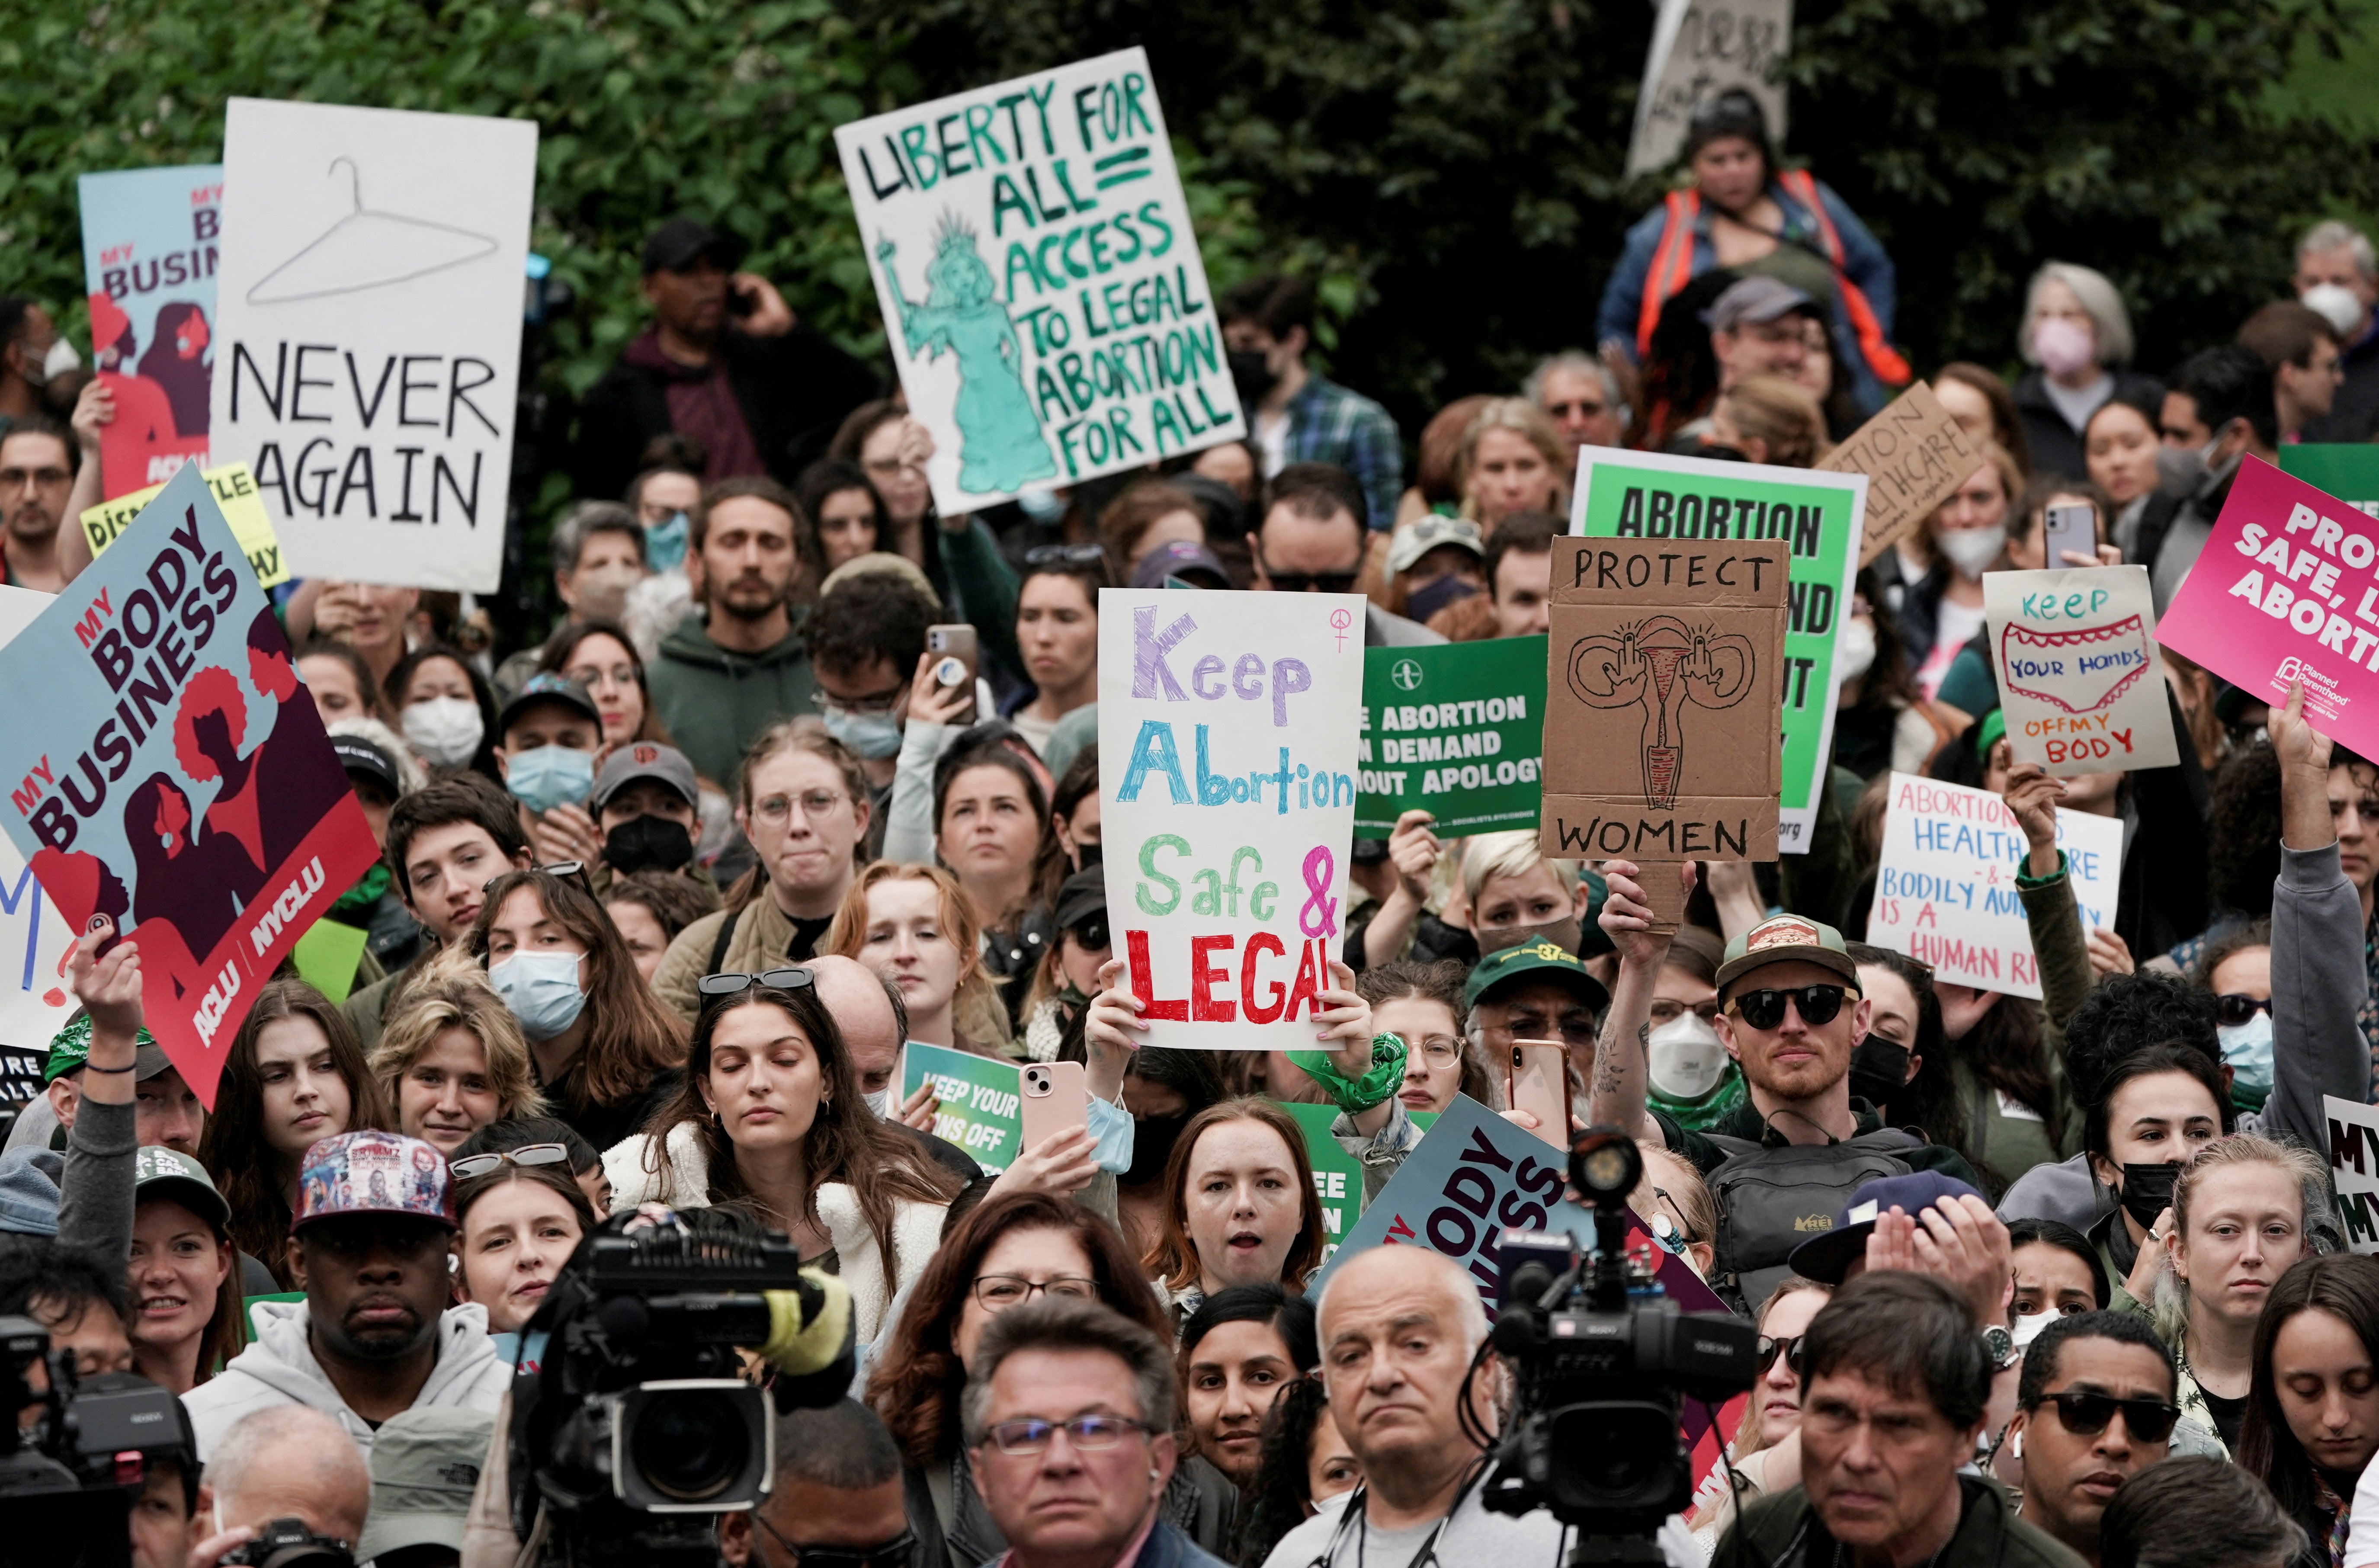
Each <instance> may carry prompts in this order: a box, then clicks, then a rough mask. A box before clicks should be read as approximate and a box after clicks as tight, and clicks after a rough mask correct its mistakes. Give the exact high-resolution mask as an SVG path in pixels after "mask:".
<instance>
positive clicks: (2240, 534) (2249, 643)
mask: <svg viewBox="0 0 2379 1568" xmlns="http://www.w3.org/2000/svg"><path fill="white" fill-rule="evenodd" d="M2374 563H2379V522H2374V521H2373V519H2372V518H2371V517H2370V516H2369V515H2368V514H2366V513H2363V512H2361V511H2360V510H2359V509H2357V508H2355V507H2352V506H2349V505H2347V504H2346V503H2345V502H2343V501H2339V500H2338V499H2337V497H2335V496H2332V495H2329V494H2327V493H2325V492H2324V491H2321V490H2317V489H2315V488H2313V487H2312V486H2311V485H2308V484H2306V483H2305V482H2304V481H2303V480H2301V479H2293V478H2290V477H2289V476H2288V475H2286V474H2283V473H2281V472H2280V471H2279V470H2278V469H2276V468H2275V467H2273V466H2272V465H2271V464H2268V463H2265V462H2264V461H2263V460H2262V459H2260V458H2255V457H2247V458H2242V459H2240V464H2239V473H2238V476H2237V477H2236V478H2234V479H2233V480H2232V481H2231V483H2230V499H2229V500H2228V501H2225V502H2224V503H2223V506H2222V515H2221V516H2219V517H2217V518H2216V519H2215V520H2214V532H2213V535H2212V536H2211V537H2208V538H2207V539H2206V541H2205V548H2204V549H2203V550H2202V551H2200V552H2199V554H2198V557H2197V564H2196V565H2195V566H2194V567H2192V569H2191V571H2190V573H2189V576H2188V577H2187V578H2186V579H2185V580H2183V582H2182V583H2181V585H2180V590H2179V591H2178V592H2176V593H2175V594H2174V595H2173V596H2172V602H2171V603H2169V604H2168V605H2167V606H2166V607H2165V612H2164V623H2163V631H2162V636H2163V639H2164V645H2165V646H2167V647H2168V648H2170V649H2172V650H2173V651H2174V652H2175V653H2178V654H2180V655H2181V656H2183V657H2187V658H2191V659H2193V660H2195V661H2196V662H2197V663H2199V664H2201V665H2204V667H2205V668H2206V669H2210V670H2212V671H2213V672H2214V673H2215V674H2216V675H2219V676H2221V677H2222V678H2223V679H2224V680H2226V681H2229V682H2230V683H2231V684H2232V685H2234V686H2236V687H2238V688H2239V689H2240V691H2242V692H2244V693H2245V694H2247V695H2248V697H2249V698H2250V699H2252V700H2253V701H2256V702H2263V703H2268V704H2270V705H2271V706H2274V707H2278V706H2281V705H2282V704H2284V703H2286V702H2287V701H2288V683H2289V682H2290V681H2297V680H2301V681H2303V682H2304V715H2305V718H2306V719H2307V720H2309V721H2310V722H2311V723H2312V724H2313V728H2314V729H2316V730H2320V731H2321V732H2322V733H2323V734H2325V735H2326V736H2328V737H2329V738H2330V739H2332V740H2334V741H2337V742H2340V743H2342V744H2344V745H2345V746H2347V747H2348V748H2349V749H2350V750H2352V751H2353V752H2354V753H2355V754H2357V755H2359V756H2379V678H2374V676H2379V565H2374Z"/></svg>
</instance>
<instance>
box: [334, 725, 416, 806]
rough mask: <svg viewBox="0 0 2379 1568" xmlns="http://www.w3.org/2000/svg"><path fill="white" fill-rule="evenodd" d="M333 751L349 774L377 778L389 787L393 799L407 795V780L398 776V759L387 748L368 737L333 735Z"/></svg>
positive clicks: (340, 764)
mask: <svg viewBox="0 0 2379 1568" xmlns="http://www.w3.org/2000/svg"><path fill="white" fill-rule="evenodd" d="M331 750H332V752H333V753H335V754H337V756H338V759H339V766H341V767H344V768H345V769H346V770H347V771H348V772H349V773H360V774H364V775H366V776H367V777H368V778H376V779H378V780H380V783H382V784H384V785H386V786H387V787H388V792H389V794H390V795H391V797H394V796H397V795H402V794H403V793H405V780H404V778H402V777H401V776H400V775H399V774H398V772H397V767H396V759H395V758H394V757H392V756H391V755H389V754H388V750H387V748H386V747H384V746H382V745H381V744H380V742H377V741H375V740H373V739H372V738H371V737H370V736H368V735H333V736H332V737H331Z"/></svg>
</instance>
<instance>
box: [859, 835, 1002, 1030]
mask: <svg viewBox="0 0 2379 1568" xmlns="http://www.w3.org/2000/svg"><path fill="white" fill-rule="evenodd" d="M982 937H983V928H982V927H981V926H980V925H979V924H978V923H976V921H975V916H974V906H973V904H972V902H971V901H970V900H969V899H968V898H967V896H966V892H965V889H963V888H961V887H960V886H959V881H958V878H957V877H955V876H952V875H951V874H949V873H948V872H947V871H944V870H943V869H942V868H941V867H939V866H936V865H917V864H913V863H912V864H908V865H901V864H898V863H896V862H891V861H877V862H876V863H875V864H874V865H871V866H869V867H868V868H867V869H866V870H865V871H863V872H862V873H860V874H859V878H858V880H857V881H855V882H853V883H852V884H851V891H850V892H849V893H847V894H845V895H844V896H843V900H842V908H841V909H839V911H836V912H835V917H834V923H833V924H832V925H830V926H828V927H827V934H826V950H827V951H828V952H830V953H840V954H841V955H842V956H843V957H844V958H847V959H858V960H859V961H860V962H861V963H863V964H865V965H866V966H867V967H868V968H869V969H872V970H874V971H876V973H877V974H879V975H882V976H883V977H884V978H885V979H887V980H888V981H890V982H891V983H893V984H895V985H897V986H899V987H900V1000H901V1004H902V1005H903V1006H904V1007H907V1008H908V1011H909V1038H910V1039H912V1040H914V1041H917V1042H919V1043H923V1044H926V1045H943V1046H948V1047H949V1048H950V1049H952V1050H957V1051H972V1052H973V1053H974V1054H975V1055H979V1056H1001V1055H1009V1054H1010V1052H1009V1039H1008V1012H1007V1009H1006V1008H1005V1007H1002V1006H1001V1005H1000V1001H999V995H998V993H997V992H996V991H994V990H993V989H992V984H991V978H990V976H989V975H987V974H985V973H984V968H983V959H982V958H981V957H980V947H981V942H982Z"/></svg>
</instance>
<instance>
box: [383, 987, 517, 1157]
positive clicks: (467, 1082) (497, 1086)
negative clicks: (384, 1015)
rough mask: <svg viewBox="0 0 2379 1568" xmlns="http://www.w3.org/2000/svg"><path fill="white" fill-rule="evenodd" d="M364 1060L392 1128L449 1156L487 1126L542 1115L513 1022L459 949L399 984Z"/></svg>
mask: <svg viewBox="0 0 2379 1568" xmlns="http://www.w3.org/2000/svg"><path fill="white" fill-rule="evenodd" d="M369 1061H370V1065H371V1072H372V1076H373V1077H374V1078H376V1079H378V1080H380V1088H381V1090H382V1091H383V1092H386V1094H387V1095H388V1098H389V1102H390V1104H393V1105H394V1106H395V1107H396V1118H397V1130H398V1131H399V1132H402V1133H404V1134H405V1135H406V1136H407V1137H409V1138H418V1139H420V1140H423V1141H424V1142H426V1143H432V1144H435V1145H437V1147H438V1149H439V1150H440V1152H442V1153H445V1154H447V1155H450V1156H451V1155H452V1154H453V1152H454V1151H455V1149H456V1148H458V1147H459V1146H460V1145H461V1144H462V1142H463V1140H465V1139H466V1138H469V1137H470V1136H471V1134H473V1133H475V1132H477V1131H478V1130H479V1128H483V1127H486V1126H487V1125H488V1124H489V1123H490V1122H499V1121H503V1120H506V1119H508V1118H510V1117H513V1116H544V1115H545V1114H546V1111H547V1106H546V1103H545V1096H544V1095H542V1094H540V1093H538V1092H537V1074H536V1072H535V1070H534V1069H533V1068H532V1067H531V1066H530V1062H529V1050H528V1040H527V1038H526V1037H525V1035H523V1034H522V1033H521V1027H520V1020H519V1019H515V1018H514V1017H513V1011H512V1009H511V1008H510V1007H506V1006H505V1005H504V999H503V998H502V997H501V996H500V995H497V994H496V988H495V987H494V986H493V985H492V984H490V983H489V981H488V975H487V971H485V970H482V969H481V968H479V967H478V965H477V964H476V963H474V962H472V961H471V959H469V958H468V957H467V956H465V955H464V954H462V953H459V952H450V953H448V954H447V955H445V956H443V957H441V958H440V959H437V960H435V961H434V962H433V963H432V964H431V966H430V967H429V969H428V970H427V971H425V972H424V973H423V974H421V975H420V976H419V977H418V978H417V979H416V980H415V981H414V982H413V983H410V984H408V985H407V986H406V987H405V992H404V994H403V995H402V996H401V997H400V998H399V999H398V1001H397V1004H396V1006H395V1007H394V1008H393V1009H392V1011H391V1012H390V1014H389V1018H388V1024H387V1027H386V1028H385V1029H384V1030H382V1031H381V1033H380V1040H379V1041H378V1043H375V1044H374V1045H373V1046H372V1048H371V1055H370V1057H369Z"/></svg>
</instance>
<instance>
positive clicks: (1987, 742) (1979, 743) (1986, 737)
mask: <svg viewBox="0 0 2379 1568" xmlns="http://www.w3.org/2000/svg"><path fill="white" fill-rule="evenodd" d="M2006 733H2007V709H2005V708H2003V707H1995V708H1993V709H1991V711H1990V712H1988V713H1987V714H1985V715H1983V717H1982V719H1981V721H1980V722H1979V723H1977V724H1976V725H1975V726H1974V760H1975V761H1976V762H1979V763H1981V764H1982V765H1983V766H1985V767H1988V766H1990V765H1991V748H1992V747H1993V746H1996V745H1998V744H1999V740H2000V738H2001V737H2002V736H2004V735H2005V734H2006Z"/></svg>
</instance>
